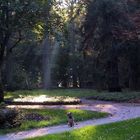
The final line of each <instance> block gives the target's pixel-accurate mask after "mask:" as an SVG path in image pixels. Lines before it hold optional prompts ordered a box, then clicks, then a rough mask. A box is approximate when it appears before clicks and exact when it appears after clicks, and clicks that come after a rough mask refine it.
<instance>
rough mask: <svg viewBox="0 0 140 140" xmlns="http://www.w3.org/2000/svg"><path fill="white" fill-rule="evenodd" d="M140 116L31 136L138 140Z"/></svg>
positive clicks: (58, 139)
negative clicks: (69, 130)
mask: <svg viewBox="0 0 140 140" xmlns="http://www.w3.org/2000/svg"><path fill="white" fill-rule="evenodd" d="M139 130H140V118H137V119H133V120H127V121H123V122H117V123H111V124H107V125H100V126H88V127H84V128H81V129H78V130H73V131H71V132H65V133H61V134H54V135H47V136H43V137H37V138H33V139H34V140H128V139H131V140H139V138H140V134H139Z"/></svg>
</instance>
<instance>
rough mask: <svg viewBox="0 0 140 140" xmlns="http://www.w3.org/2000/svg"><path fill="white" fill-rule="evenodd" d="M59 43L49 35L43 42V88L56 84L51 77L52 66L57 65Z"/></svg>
mask: <svg viewBox="0 0 140 140" xmlns="http://www.w3.org/2000/svg"><path fill="white" fill-rule="evenodd" d="M58 48H59V44H58V42H57V41H56V40H55V39H51V40H50V39H49V37H48V36H47V37H46V39H45V40H44V42H43V88H44V89H50V88H53V87H54V85H53V83H52V79H51V72H52V67H53V66H54V65H55V62H56V58H57V54H58Z"/></svg>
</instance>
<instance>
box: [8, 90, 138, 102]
mask: <svg viewBox="0 0 140 140" xmlns="http://www.w3.org/2000/svg"><path fill="white" fill-rule="evenodd" d="M43 94H45V95H48V96H69V97H78V98H91V99H97V100H107V101H119V102H121V101H131V100H140V92H130V91H124V92H114V93H110V92H107V91H103V92H97V91H96V90H92V89H55V90H31V91H26V90H25V91H16V92H7V93H6V94H5V99H9V98H19V97H20V96H21V95H24V96H28V95H32V96H37V95H43Z"/></svg>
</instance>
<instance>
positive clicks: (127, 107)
mask: <svg viewBox="0 0 140 140" xmlns="http://www.w3.org/2000/svg"><path fill="white" fill-rule="evenodd" d="M82 102H83V104H82V105H60V106H18V107H19V108H21V107H22V108H23V107H24V108H61V109H70V108H76V109H83V110H91V111H101V112H108V113H110V114H111V115H110V116H109V117H107V118H102V119H96V120H95V119H94V120H88V121H83V122H78V125H76V126H74V127H73V128H69V127H68V126H67V125H59V126H52V127H46V128H38V129H33V130H29V131H23V132H17V133H11V134H7V135H3V136H2V135H1V136H0V140H21V139H26V138H33V137H37V136H43V135H47V134H54V133H60V132H64V131H70V130H73V129H77V128H82V127H84V126H88V125H100V124H107V123H111V122H117V121H122V120H127V119H132V118H137V117H140V104H127V103H113V102H104V101H89V100H82ZM11 107H14V106H11Z"/></svg>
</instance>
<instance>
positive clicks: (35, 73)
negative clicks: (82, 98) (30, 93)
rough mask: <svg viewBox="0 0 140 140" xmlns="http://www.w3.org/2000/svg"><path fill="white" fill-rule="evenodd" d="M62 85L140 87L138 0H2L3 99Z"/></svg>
mask: <svg viewBox="0 0 140 140" xmlns="http://www.w3.org/2000/svg"><path fill="white" fill-rule="evenodd" d="M48 61H49V62H48ZM48 67H49V69H48ZM48 71H49V72H48ZM48 77H49V78H48ZM48 79H49V80H48ZM57 87H62V88H70V87H72V88H94V89H98V90H106V89H107V90H109V91H111V92H113V91H121V90H122V89H130V90H139V89H140V1H139V0H65V2H64V1H62V0H32V1H31V0H0V101H2V100H3V98H4V91H6V90H21V89H36V88H57Z"/></svg>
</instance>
